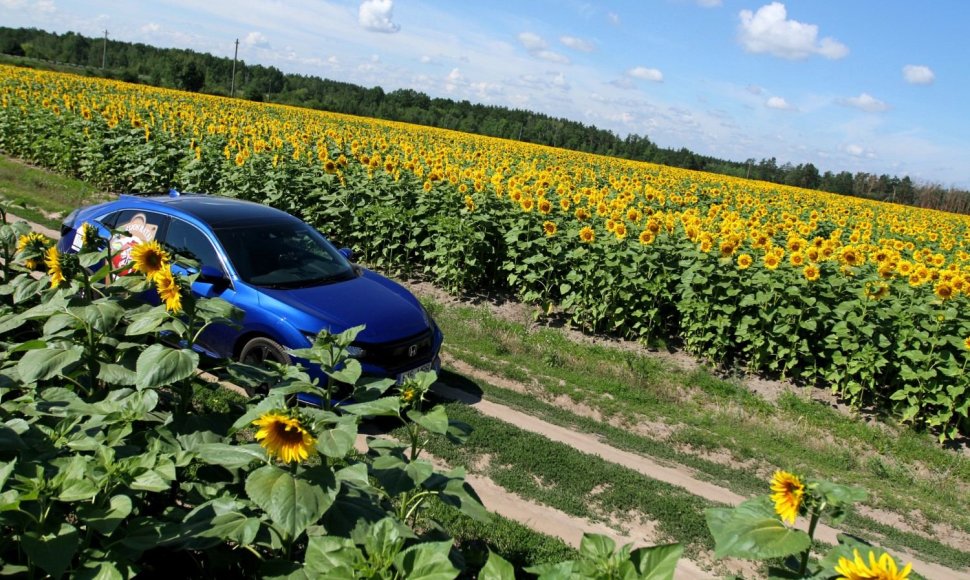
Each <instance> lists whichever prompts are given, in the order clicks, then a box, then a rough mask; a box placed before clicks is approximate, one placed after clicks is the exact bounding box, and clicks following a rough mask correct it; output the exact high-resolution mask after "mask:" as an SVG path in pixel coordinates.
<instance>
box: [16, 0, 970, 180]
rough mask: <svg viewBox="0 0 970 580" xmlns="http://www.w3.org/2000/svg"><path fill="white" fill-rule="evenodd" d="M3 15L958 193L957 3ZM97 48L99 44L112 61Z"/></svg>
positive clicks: (555, 3)
mask: <svg viewBox="0 0 970 580" xmlns="http://www.w3.org/2000/svg"><path fill="white" fill-rule="evenodd" d="M0 23H3V25H6V26H33V27H37V28H41V29H45V30H50V31H54V32H66V31H69V30H73V31H76V32H80V33H82V34H85V35H89V36H98V37H100V36H102V35H103V34H104V30H105V29H107V30H108V34H109V37H110V38H113V39H117V40H125V41H134V42H144V43H147V44H152V45H156V46H165V47H179V48H190V49H193V50H198V51H204V52H209V53H213V54H217V55H225V56H228V57H231V56H232V53H233V44H234V41H235V39H237V38H238V39H239V41H240V46H239V57H240V58H241V59H242V60H245V61H246V62H247V63H253V64H255V63H259V64H264V65H272V66H276V67H278V68H279V69H281V70H283V71H284V72H294V73H301V74H310V75H317V76H321V77H325V78H331V79H335V80H341V81H347V82H352V83H356V84H360V85H364V86H368V87H370V86H381V87H383V88H384V89H385V90H387V91H390V90H394V89H398V88H413V89H416V90H419V91H422V92H425V93H427V94H429V95H432V96H437V97H448V98H454V99H467V100H469V101H472V102H477V103H486V104H494V105H502V106H508V107H514V108H522V109H530V110H535V111H540V112H543V113H547V114H549V115H553V116H557V117H566V118H569V119H573V120H576V121H579V122H582V123H585V124H590V125H596V126H598V127H601V128H605V129H611V130H613V131H615V132H617V133H618V134H620V135H626V134H629V133H638V134H640V135H646V136H648V137H649V138H650V139H651V140H652V141H654V142H655V143H657V144H659V145H661V146H664V147H674V148H680V147H687V148H688V149H691V150H693V151H696V152H699V153H703V154H708V155H714V156H716V157H720V158H724V159H732V160H737V161H743V160H745V159H748V158H754V159H755V160H760V159H762V158H768V157H775V158H776V159H777V160H778V163H779V164H781V163H785V162H791V163H793V164H799V163H813V164H814V165H815V166H816V167H818V168H819V169H820V170H821V171H826V170H832V171H841V170H848V171H851V172H853V173H854V172H857V171H865V172H869V173H875V174H882V173H888V174H890V175H898V176H903V175H909V176H911V177H912V178H913V179H915V180H916V181H918V182H932V183H939V184H942V185H944V186H956V187H961V188H970V106H968V103H970V98H968V95H970V86H968V85H970V64H968V61H967V55H970V35H968V34H967V33H966V25H967V24H970V2H966V1H965V0H934V1H932V2H918V3H917V2H903V1H901V0H882V1H877V0H852V1H845V0H787V1H784V2H770V1H767V0H649V1H648V0H638V1H634V0H629V1H620V0H614V1H604V2H588V1H580V0H518V1H511V0H491V1H471V0H467V1H466V0H285V1H284V0H204V1H198V0H155V1H144V0H138V1H135V0H0ZM109 58H110V55H109Z"/></svg>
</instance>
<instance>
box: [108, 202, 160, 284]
mask: <svg viewBox="0 0 970 580" xmlns="http://www.w3.org/2000/svg"><path fill="white" fill-rule="evenodd" d="M118 229H121V230H124V231H125V232H126V233H127V234H128V235H125V234H120V233H118V234H114V235H113V236H111V242H110V245H111V266H112V267H113V268H114V269H118V268H121V267H123V266H127V265H128V263H129V262H131V249H132V248H133V247H135V246H136V245H138V244H140V243H142V242H150V241H152V240H154V239H155V234H157V233H158V226H157V225H155V224H150V223H148V218H147V217H145V214H143V213H137V214H135V215H133V216H132V217H131V220H129V221H128V223H126V224H124V225H122V226H120V227H119V228H118ZM129 272H131V270H130V269H129V270H126V271H124V272H121V273H120V275H121V276H124V275H127V274H128V273H129Z"/></svg>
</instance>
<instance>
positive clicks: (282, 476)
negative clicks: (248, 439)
mask: <svg viewBox="0 0 970 580" xmlns="http://www.w3.org/2000/svg"><path fill="white" fill-rule="evenodd" d="M330 477H331V480H330V481H328V482H327V485H325V486H322V485H319V483H316V482H315V483H316V484H311V483H309V482H307V481H304V480H303V479H300V478H298V477H294V476H293V475H291V474H290V473H289V472H286V471H283V470H282V469H280V468H278V467H276V466H273V465H267V466H265V467H260V468H259V469H257V470H256V471H254V472H252V473H250V474H249V477H247V478H246V494H247V495H248V496H249V499H251V500H252V501H253V503H255V504H256V505H258V506H259V507H260V508H261V509H262V510H263V511H265V512H266V514H267V515H269V517H270V518H271V519H272V520H273V522H274V523H275V524H276V525H277V526H278V528H279V529H280V531H281V532H283V533H284V534H285V535H286V536H287V537H288V538H290V539H293V538H296V537H297V536H298V535H299V534H301V533H302V532H303V531H304V530H306V528H307V526H309V525H311V524H314V523H316V522H317V520H319V519H320V517H321V516H323V513H324V512H325V511H327V508H328V507H330V505H331V504H332V503H333V500H334V497H336V495H337V486H336V480H335V479H334V478H333V475H332V474H331V476H330ZM317 479H318V478H317Z"/></svg>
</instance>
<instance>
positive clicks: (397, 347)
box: [354, 329, 434, 373]
mask: <svg viewBox="0 0 970 580" xmlns="http://www.w3.org/2000/svg"><path fill="white" fill-rule="evenodd" d="M354 345H356V346H359V347H361V348H362V349H364V356H363V357H361V359H360V361H361V362H367V363H371V364H374V365H377V366H380V367H382V368H384V369H386V370H387V371H388V372H390V373H397V372H401V371H405V370H409V369H411V368H414V367H416V366H418V365H420V364H423V363H426V362H428V361H429V360H431V356H432V355H433V354H434V353H433V352H432V348H433V347H434V335H433V334H432V333H431V330H430V329H429V330H426V331H424V332H422V333H420V334H417V335H414V336H411V337H408V338H406V339H403V340H399V341H396V342H384V343H380V344H371V343H365V342H355V343H354Z"/></svg>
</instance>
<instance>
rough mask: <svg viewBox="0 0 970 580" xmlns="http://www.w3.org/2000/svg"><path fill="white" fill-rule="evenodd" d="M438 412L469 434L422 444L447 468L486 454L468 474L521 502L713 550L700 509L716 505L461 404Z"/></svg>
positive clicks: (693, 550)
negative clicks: (644, 524)
mask: <svg viewBox="0 0 970 580" xmlns="http://www.w3.org/2000/svg"><path fill="white" fill-rule="evenodd" d="M446 409H447V413H448V417H449V418H450V419H452V420H456V421H461V422H464V423H467V424H468V425H471V426H472V428H473V429H474V430H473V431H472V434H471V436H470V437H469V438H468V440H467V441H466V442H465V444H464V445H455V444H453V443H451V442H449V441H447V440H444V439H440V438H434V439H432V440H431V441H430V442H429V445H428V451H429V452H430V453H432V454H433V455H435V456H437V457H439V458H441V459H443V460H445V461H447V462H449V463H450V464H452V465H466V466H471V465H479V466H481V465H482V463H483V459H484V458H486V457H487V458H488V461H487V465H484V466H483V468H482V469H476V471H480V472H482V473H483V474H484V475H486V476H487V477H489V478H491V479H492V480H493V481H494V482H495V483H497V484H498V485H500V486H502V487H504V488H505V489H507V490H508V491H510V492H512V493H515V494H518V495H520V496H521V497H523V498H526V499H528V500H532V501H536V502H539V503H542V504H545V505H547V506H550V507H553V508H556V509H558V510H560V511H563V512H565V513H567V514H569V515H572V516H575V517H580V518H586V519H589V520H592V521H603V522H610V521H611V520H613V519H617V518H618V519H619V520H620V521H625V520H628V519H629V518H630V517H636V516H642V517H643V518H646V519H648V520H650V521H652V522H654V523H655V524H656V526H657V531H658V532H659V534H660V536H662V539H664V540H669V541H676V542H681V543H683V544H684V545H685V547H687V549H688V552H689V553H696V552H697V550H699V549H712V548H713V546H714V544H713V540H712V539H711V536H710V533H709V532H708V530H707V524H706V522H705V520H704V513H703V511H704V509H706V508H708V507H713V506H714V505H716V504H714V503H712V502H709V501H707V500H705V499H703V498H699V497H697V496H695V495H693V494H691V493H689V492H687V491H686V490H683V489H681V488H679V487H676V486H672V485H669V484H666V483H663V482H659V481H656V480H653V479H650V478H648V477H645V476H643V475H641V474H639V473H637V472H635V471H633V470H630V469H627V468H625V467H622V466H620V465H616V464H613V463H610V462H607V461H605V460H603V459H600V458H599V457H596V456H592V455H588V454H585V453H582V452H580V451H578V450H576V449H574V448H572V447H570V446H568V445H565V444H562V443H558V442H554V441H549V440H548V439H546V438H544V437H542V436H539V435H536V434H533V433H529V432H526V431H523V430H522V429H519V428H517V427H515V426H513V425H509V424H507V423H504V422H502V421H499V420H497V419H492V418H490V417H486V416H484V415H482V414H480V413H479V412H477V411H475V410H474V409H473V408H471V407H468V406H465V405H463V404H460V403H447V404H446ZM395 435H396V436H403V433H401V434H397V433H396V434H395ZM632 523H636V522H632Z"/></svg>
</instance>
